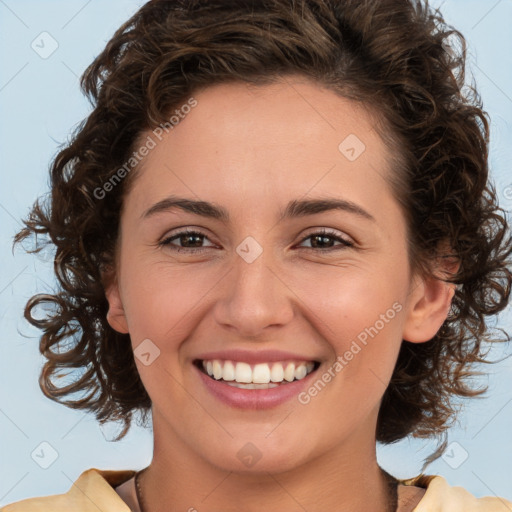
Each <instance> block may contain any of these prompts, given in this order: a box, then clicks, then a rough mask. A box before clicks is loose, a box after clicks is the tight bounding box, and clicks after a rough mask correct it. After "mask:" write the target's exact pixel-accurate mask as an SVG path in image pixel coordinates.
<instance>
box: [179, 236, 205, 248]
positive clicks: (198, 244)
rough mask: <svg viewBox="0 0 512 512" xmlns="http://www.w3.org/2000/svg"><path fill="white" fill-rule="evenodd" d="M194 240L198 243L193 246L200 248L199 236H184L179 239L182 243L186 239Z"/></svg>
mask: <svg viewBox="0 0 512 512" xmlns="http://www.w3.org/2000/svg"><path fill="white" fill-rule="evenodd" d="M194 238H195V239H196V240H197V242H198V243H196V244H194V246H198V247H200V246H201V242H202V240H201V239H202V237H201V236H200V235H184V236H182V237H181V240H182V242H183V240H184V239H185V240H188V239H194ZM186 244H187V242H185V245H186Z"/></svg>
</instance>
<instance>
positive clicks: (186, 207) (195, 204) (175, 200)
mask: <svg viewBox="0 0 512 512" xmlns="http://www.w3.org/2000/svg"><path fill="white" fill-rule="evenodd" d="M174 208H178V209H180V210H183V211H185V212H189V213H193V214H195V215H200V216H201V217H207V218H211V219H216V220H220V221H223V222H225V223H229V219H230V216H229V212H228V211H227V210H226V209H225V208H223V207H222V206H218V205H215V204H213V203H209V202H207V201H197V200H192V199H187V198H184V197H177V196H169V197H166V198H165V199H162V200H161V201H158V203H156V204H154V205H153V206H151V207H150V208H149V209H148V210H146V211H145V212H144V213H143V214H142V218H143V219H146V218H148V217H151V216H152V215H155V214H157V213H161V212H166V211H169V210H172V209H174ZM332 210H342V211H346V212H348V213H352V214H354V215H357V216H359V217H361V218H363V219H366V220H370V221H372V222H375V218H374V217H373V216H372V215H370V214H369V213H368V212H367V211H366V210H364V209H363V208H361V207H360V206H359V205H357V204H355V203H353V202H351V201H347V200H345V199H330V198H329V199H323V198H318V199H305V200H298V199H294V200H292V201H290V202H289V203H288V204H287V206H286V208H285V209H284V211H281V213H280V217H279V222H281V221H283V220H285V219H290V218H295V217H305V216H307V215H314V214H317V213H322V212H326V211H332Z"/></svg>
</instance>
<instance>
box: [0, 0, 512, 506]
mask: <svg viewBox="0 0 512 512" xmlns="http://www.w3.org/2000/svg"><path fill="white" fill-rule="evenodd" d="M454 36H456V37H459V41H461V42H463V41H464V39H463V38H462V36H461V35H460V34H459V33H458V32H456V31H454V30H452V29H451V28H449V27H447V26H446V25H445V24H444V22H443V20H442V18H441V17H440V16H439V15H438V14H436V13H434V12H432V11H431V10H430V9H429V7H428V6H425V5H423V4H422V3H421V2H414V1H412V0H411V1H409V0H401V1H396V0H380V1H378V2H376V1H375V0H365V1H360V0H358V1H355V0H354V1H344V2H340V1H334V0H308V1H306V0H304V1H300V2H296V1H290V0H272V1H267V2H265V3H261V4H260V3H256V2H249V1H237V2H224V1H221V0H213V1H212V0H209V1H208V2H206V1H193V2H190V1H187V2H185V1H175V2H169V1H151V2H148V3H147V4H145V5H144V6H143V7H142V8H141V9H140V10H139V11H138V12H137V13H136V14H135V15H134V16H133V18H132V19H131V20H129V21H128V22H127V23H126V24H125V25H123V26H122V27H121V28H120V29H119V30H118V31H117V32H116V34H115V35H114V36H113V38H112V39H111V41H109V43H108V44H107V46H106V48H105V49H104V51H103V52H102V53H101V54H100V55H99V56H98V57H97V58H96V59H95V61H94V62H93V63H92V64H91V66H90V67H89V68H88V69H87V70H86V72H85V74H84V76H83V78H82V86H83V89H84V91H85V92H86V93H87V94H88V95H89V96H90V98H91V99H92V101H93V103H94V107H95V108H94V110H93V112H92V113H91V114H90V116H89V117H88V119H87V120H86V122H85V123H84V124H83V125H82V126H81V127H80V128H79V130H78V131H77V133H76V134H75V136H74V139H73V140H72V141H71V143H70V144H69V146H67V147H66V148H64V149H63V150H62V151H61V152H60V153H59V154H58V155H57V157H56V158H55V161H54V162H53V166H52V170H51V174H52V185H51V186H52V189H51V201H50V202H49V203H47V204H38V203H36V205H35V206H34V208H33V210H32V213H31V215H30V217H29V218H28V219H27V221H26V228H25V229H23V230H22V231H21V232H20V233H19V234H18V235H17V237H16V240H17V241H18V242H19V241H21V240H23V239H25V238H27V237H29V236H31V235H34V234H37V235H47V236H48V237H49V240H50V243H52V244H54V245H55V246H56V256H55V264H56V273H57V278H58V280H59V283H60V286H61V289H60V290H59V291H58V293H56V294H55V295H43V296H35V297H33V298H32V299H31V300H30V301H29V303H28V304H27V309H26V316H27V318H28V319H29V320H30V321H31V322H32V323H33V324H34V325H37V326H39V327H40V328H41V329H42V330H43V335H42V338H41V350H42V352H43V353H44V355H45V356H46V357H47V358H48V362H47V363H46V365H45V367H44V369H43V373H42V378H41V383H42V389H43V391H44V392H45V394H46V395H47V396H49V397H50V398H52V399H54V400H57V401H60V402H62V403H65V404H66V405H68V406H71V407H74V408H82V409H86V410H90V411H94V412H95V414H96V417H97V419H98V420H100V421H101V422H104V421H107V420H122V421H123V422H124V424H125V430H124V431H123V433H122V435H121V436H120V438H122V437H123V436H124V435H125V434H126V432H127V430H128V428H129V426H130V421H131V417H132V414H133V413H134V412H136V411H138V410H141V411H142V412H143V413H144V414H147V413H149V411H151V418H152V425H153V432H154V452H153V460H152V462H151V464H150V465H149V466H148V467H147V468H145V469H144V470H142V471H139V472H136V471H134V470H126V471H108V470H98V469H96V468H92V469H89V470H88V471H85V472H84V473H82V475H81V476H80V478H79V479H78V480H77V481H76V482H75V485H74V486H73V487H72V488H71V489H70V491H69V492H68V493H66V494H64V495H59V496H50V497H43V498H32V499H28V500H23V501H21V502H18V503H16V504H12V505H8V506H6V507H4V509H2V510H4V511H5V512H11V511H17V510H24V511H25V510H46V509H47V510H58V509H59V507H60V508H61V509H63V510H64V509H66V510H70V509H73V510H93V509H94V510H97V509H98V508H99V509H101V510H116V511H117V510H118V511H122V510H128V509H130V510H134V511H141V512H153V511H158V510H189V511H193V510H197V511H202V510H208V511H221V510H222V511H223V512H226V511H230V510H233V511H234V510H247V511H256V510H258V511H259V510H277V509H279V510H281V511H298V510H308V511H317V510H339V511H349V510H350V511H353V512H354V511H355V512H357V511H369V510H372V511H374V510H375V511H382V512H388V511H399V512H409V511H412V510H415V511H417V512H426V511H434V510H435V511H441V510H450V512H453V511H459V510H460V511H464V512H467V511H471V510H486V511H494V510H496V511H498V510H503V507H504V506H505V507H509V508H511V507H512V503H510V502H507V501H506V500H504V499H500V498H480V499H477V498H475V497H473V496H471V495H470V494H469V493H467V492H466V491H464V490H462V489H460V488H452V487H450V486H449V485H448V484H447V483H446V481H445V480H444V479H442V478H441V477H437V476H429V475H423V474H422V475H419V476H418V477H416V478H413V479H411V480H407V481H401V480H397V479H395V478H394V477H392V476H391V475H389V474H388V473H386V472H385V471H383V470H382V469H381V468H380V467H379V465H378V464H377V460H376V455H375V448H376V441H380V442H383V443H392V442H394V441H397V440H399V439H403V438H404V437H406V436H408V435H413V436H418V437H428V436H433V437H435V436H441V438H442V434H443V433H444V432H445V431H446V429H447V427H448V426H449V424H450V421H451V420H452V419H453V417H454V409H453V408H452V406H451V403H450V399H452V398H456V397H458V396H473V395H476V394H478V393H479V392H478V391H476V390H473V389H472V388H471V387H470V385H469V384H468V381H467V377H468V376H469V375H470V374H471V367H472V365H473V364H474V363H476V362H479V361H482V353H481V343H482V342H483V341H484V340H488V339H489V338H490V335H489V333H488V332H487V327H486V325H487V322H488V320H487V318H488V317H492V316H493V315H495V314H497V313H498V312H500V311H502V310H503V309H504V308H505V307H506V305H507V303H508V300H509V294H510V285H511V283H512V274H511V272H510V269H509V268H508V266H507V265H509V264H510V254H511V253H512V242H511V240H510V235H509V233H508V226H507V223H506V220H505V217H504V215H503V211H502V210H501V209H500V208H499V206H498V204H497V202H496V198H495V195H494V191H493V188H492V185H491V184H490V182H489V180H488V168H487V150H488V147H487V144H488V125H487V120H486V117H485V114H484V112H483V111H482V110H481V105H479V103H478V101H477V100H476V99H473V100H470V98H467V97H465V96H464V95H463V94H462V91H461V88H462V85H463V80H464V75H463V69H464V60H465V55H464V51H462V52H461V53H457V52H456V50H455V48H454V47H453V45H452V44H451V39H452V38H453V37H454ZM463 49H464V46H463ZM37 244H39V245H37ZM40 247H41V245H40V240H37V241H36V247H35V250H37V249H38V248H40ZM44 303H49V304H50V305H53V307H54V309H53V311H52V312H51V313H50V314H49V316H48V317H47V318H46V319H44V320H40V319H37V315H36V314H35V312H34V314H33V310H34V308H36V307H37V306H38V305H41V304H44ZM496 341H498V340H496ZM64 345H65V347H64ZM59 348H60V350H58V349H59ZM64 348H66V349H67V350H63V349H64ZM65 368H83V369H84V370H86V369H87V371H86V372H85V373H84V374H83V375H82V377H81V378H80V379H79V380H78V381H75V382H73V383H71V384H69V385H67V386H58V385H57V384H56V383H55V382H53V381H52V377H53V378H58V377H60V376H62V375H59V373H60V372H61V370H62V369H65ZM77 391H80V392H82V393H85V396H83V397H82V398H81V399H79V400H74V401H73V400H67V401H65V400H64V397H66V396H67V395H69V394H70V393H76V392H77ZM442 449H443V446H440V449H439V450H438V452H437V453H436V454H434V455H433V457H432V458H434V457H436V456H439V454H440V453H441V452H442ZM432 458H431V459H432ZM431 459H430V460H431ZM511 509H512V508H511Z"/></svg>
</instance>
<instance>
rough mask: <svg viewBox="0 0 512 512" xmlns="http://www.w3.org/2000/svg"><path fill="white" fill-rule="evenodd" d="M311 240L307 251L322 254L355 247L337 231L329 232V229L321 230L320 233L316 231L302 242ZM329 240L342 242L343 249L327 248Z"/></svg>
mask: <svg viewBox="0 0 512 512" xmlns="http://www.w3.org/2000/svg"><path fill="white" fill-rule="evenodd" d="M309 239H311V246H310V247H306V249H312V250H315V249H317V250H320V251H321V252H328V251H336V250H340V249H344V248H346V247H353V246H354V243H353V242H351V241H350V240H347V239H345V238H343V237H341V236H340V235H339V234H338V233H337V232H336V231H329V230H327V229H321V230H320V231H315V232H314V233H311V234H309V235H308V236H307V237H305V238H303V239H302V242H305V241H306V240H309ZM329 240H334V241H336V242H340V244H341V247H340V246H338V247H332V246H331V247H326V246H325V245H326V244H327V245H328V244H329Z"/></svg>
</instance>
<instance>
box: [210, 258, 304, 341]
mask: <svg viewBox="0 0 512 512" xmlns="http://www.w3.org/2000/svg"><path fill="white" fill-rule="evenodd" d="M271 252H272V251H265V250H264V251H263V253H262V254H261V255H260V256H259V257H258V258H257V259H256V260H254V261H253V262H251V263H248V262H247V261H245V260H244V259H243V258H242V257H240V256H238V254H237V255H236V256H235V258H234V262H233V268H232V270H231V271H230V272H228V274H227V275H226V277H225V279H224V280H223V281H224V285H223V286H222V287H221V288H222V291H221V296H220V297H219V299H218V300H217V302H216V304H215V308H214V316H215V320H216V322H217V323H218V324H219V325H221V326H222V327H223V328H225V329H230V330H232V331H236V335H237V336H238V337H240V338H247V339H253V340H254V339H258V338H264V337H265V336H268V330H269V329H270V328H278V327H283V326H285V325H286V324H288V323H289V322H290V321H291V320H292V318H293V316H294V310H295V308H294V304H295V300H296V295H295V294H294V293H293V291H292V290H291V289H290V288H289V287H288V286H287V284H286V282H285V278H284V277H283V275H282V274H283V273H282V272H279V269H278V268H277V266H276V265H275V264H273V262H272V261H271V259H272V256H271V255H270V253H271Z"/></svg>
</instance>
